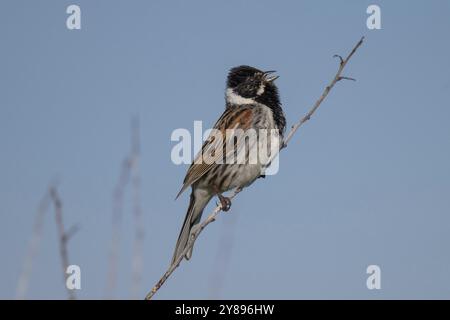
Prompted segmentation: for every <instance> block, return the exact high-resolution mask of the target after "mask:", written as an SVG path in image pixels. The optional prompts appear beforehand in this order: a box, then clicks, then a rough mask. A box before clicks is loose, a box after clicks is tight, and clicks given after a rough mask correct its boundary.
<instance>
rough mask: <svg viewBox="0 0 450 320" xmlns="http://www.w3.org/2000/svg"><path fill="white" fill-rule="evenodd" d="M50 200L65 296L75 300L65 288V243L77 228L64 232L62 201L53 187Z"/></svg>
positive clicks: (71, 291) (67, 257) (72, 294)
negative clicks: (65, 291)
mask: <svg viewBox="0 0 450 320" xmlns="http://www.w3.org/2000/svg"><path fill="white" fill-rule="evenodd" d="M49 194H50V198H51V200H52V203H53V206H54V209H55V221H56V227H57V228H58V240H59V253H60V255H61V264H62V271H63V279H64V286H65V287H66V289H67V294H68V297H69V299H72V300H73V299H76V296H75V292H74V290H71V289H69V288H68V287H67V285H66V281H67V273H66V271H67V267H68V266H69V253H68V251H67V242H68V241H69V239H70V237H71V236H72V235H73V234H74V233H75V232H76V230H77V227H72V228H70V229H69V231H67V232H66V231H65V229H64V223H63V211H62V201H61V198H60V197H59V194H58V191H57V189H56V187H55V186H51V187H50V190H49Z"/></svg>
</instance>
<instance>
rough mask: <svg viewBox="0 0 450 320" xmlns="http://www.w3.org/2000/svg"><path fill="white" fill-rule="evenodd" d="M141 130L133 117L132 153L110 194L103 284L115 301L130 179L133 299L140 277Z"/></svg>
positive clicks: (141, 223) (137, 293) (124, 161)
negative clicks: (108, 244) (106, 268)
mask: <svg viewBox="0 0 450 320" xmlns="http://www.w3.org/2000/svg"><path fill="white" fill-rule="evenodd" d="M139 137H140V128H139V117H137V116H136V117H133V119H132V121H131V151H130V154H129V155H127V156H126V157H125V159H124V160H123V162H122V166H121V169H120V174H119V180H118V182H117V184H116V187H115V188H114V192H113V209H112V210H113V212H112V228H113V231H112V240H111V248H110V255H109V264H108V266H109V271H108V279H107V284H106V295H107V297H108V298H110V299H111V298H114V296H115V291H116V286H117V275H118V264H119V251H120V250H119V249H120V239H121V229H122V219H123V207H124V196H125V191H126V188H127V186H128V183H129V182H130V180H131V187H132V190H131V192H132V210H133V217H134V221H135V239H134V245H133V246H134V248H133V258H132V286H131V292H132V297H134V298H135V297H138V295H139V285H140V282H141V278H142V266H143V262H142V248H143V239H144V226H143V221H142V209H141V200H140V188H141V177H140V171H139V160H140V159H139V158H140V138H139Z"/></svg>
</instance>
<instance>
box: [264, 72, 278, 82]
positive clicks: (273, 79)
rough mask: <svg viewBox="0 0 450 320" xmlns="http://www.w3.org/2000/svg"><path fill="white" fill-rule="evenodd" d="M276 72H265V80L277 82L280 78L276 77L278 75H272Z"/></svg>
mask: <svg viewBox="0 0 450 320" xmlns="http://www.w3.org/2000/svg"><path fill="white" fill-rule="evenodd" d="M275 72H276V71H275V70H270V71H266V72H264V79H266V81H267V82H273V81H275V80H277V79H278V78H279V77H280V76H276V75H271V74H272V73H275Z"/></svg>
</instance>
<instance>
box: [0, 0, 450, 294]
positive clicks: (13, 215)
mask: <svg viewBox="0 0 450 320" xmlns="http://www.w3.org/2000/svg"><path fill="white" fill-rule="evenodd" d="M372 3H376V4H378V5H380V7H381V10H382V16H381V18H382V30H373V31H371V30H368V29H367V27H366V19H367V17H368V15H367V14H366V8H367V6H368V5H369V4H372ZM70 4H78V5H80V6H81V10H82V29H81V30H79V31H70V30H68V29H67V28H66V18H67V16H68V15H67V14H66V12H65V11H66V8H67V6H68V5H70ZM449 15H450V3H449V2H448V1H445V0H442V1H356V0H353V1H277V2H274V1H256V0H255V1H206V0H205V1H81V0H79V1H17V0H14V1H5V0H3V1H2V2H1V4H0V39H1V49H0V88H1V89H0V150H1V151H0V152H1V154H0V215H1V223H0V254H1V264H0V271H1V272H0V298H14V296H15V290H16V285H17V280H18V277H19V274H20V271H21V268H22V265H23V260H24V257H25V253H26V248H27V245H28V241H29V239H30V237H31V231H32V226H33V220H34V216H35V213H36V208H37V205H38V203H39V200H40V199H41V197H42V195H43V194H44V192H45V190H46V188H47V186H48V184H49V182H50V181H51V180H52V179H53V178H54V177H55V176H58V177H59V180H60V181H61V182H60V187H59V190H60V193H61V197H62V199H63V205H64V218H65V223H66V227H69V226H71V225H74V224H79V225H80V227H81V229H80V230H79V232H78V233H77V234H76V235H75V236H74V237H73V238H72V239H71V240H70V243H69V255H70V262H71V263H73V264H78V265H80V267H81V269H82V290H80V291H78V292H77V295H78V297H79V298H86V299H91V298H104V297H107V296H113V297H116V298H129V297H130V296H131V295H130V287H131V258H132V245H133V232H134V226H133V218H132V210H131V198H130V192H129V190H128V189H127V192H126V198H125V208H124V222H123V225H122V242H121V248H120V266H119V267H120V268H119V279H118V281H119V282H118V287H117V291H116V292H109V293H106V292H105V288H106V278H107V271H108V266H107V263H108V252H109V245H110V241H111V233H112V230H111V211H112V191H113V187H114V185H115V184H116V181H117V179H118V174H119V168H120V165H121V162H122V160H123V158H124V156H125V155H126V154H127V153H128V152H129V149H130V119H131V117H132V115H134V114H139V116H140V120H141V138H142V159H141V172H142V177H141V178H142V207H143V212H144V221H145V224H144V227H145V241H144V246H145V252H144V269H145V271H144V274H143V282H142V284H141V286H140V290H141V296H142V297H143V296H144V295H145V293H146V291H147V290H149V289H150V288H151V287H152V286H153V284H154V283H155V282H156V281H157V279H159V277H160V276H161V274H162V273H163V272H164V271H165V269H166V268H167V266H168V263H169V261H170V258H171V255H172V250H173V248H174V244H175V241H176V238H177V236H178V232H179V228H180V227H181V223H182V221H183V218H184V214H185V210H186V207H187V202H188V196H187V194H185V195H183V196H182V197H181V198H180V199H179V200H177V201H174V200H173V199H174V196H175V195H176V193H177V192H178V190H179V188H180V186H181V182H182V180H183V177H184V174H185V170H186V166H175V165H174V164H173V163H172V162H171V160H170V151H171V148H172V147H173V145H174V143H173V142H171V141H170V135H171V132H172V131H173V130H174V129H176V128H188V129H192V126H193V121H194V120H203V121H204V124H205V126H211V125H213V123H214V122H215V120H216V119H217V117H218V116H219V115H220V114H221V112H222V110H223V108H224V100H223V95H224V85H225V77H226V74H227V70H228V69H229V68H231V67H233V66H236V65H240V64H250V65H253V66H256V67H259V68H262V69H275V70H277V71H278V73H279V75H280V76H281V77H280V79H279V80H277V83H278V85H279V88H280V92H281V98H282V102H283V106H284V109H285V112H286V115H287V118H288V122H289V124H292V123H293V122H294V121H295V120H297V119H298V118H299V117H300V116H301V115H303V114H304V113H305V112H306V111H307V110H308V109H309V108H310V106H311V105H312V104H313V103H314V101H315V100H316V99H317V98H318V96H319V95H320V94H321V92H322V90H323V88H324V86H325V85H326V84H327V82H328V81H329V80H330V79H331V78H332V76H333V75H334V73H335V71H336V68H337V61H336V59H333V58H332V56H333V54H335V53H339V54H346V53H347V52H348V50H349V49H351V48H352V47H353V45H354V44H355V43H356V42H357V40H358V39H359V38H360V37H361V36H362V35H366V42H365V44H364V46H363V47H362V48H361V49H360V51H358V52H357V54H356V55H355V57H354V58H353V59H352V60H351V62H350V64H349V66H348V68H347V69H346V70H345V74H346V75H348V76H352V77H355V78H357V82H341V83H339V84H338V85H337V87H336V88H335V89H334V90H333V91H332V92H331V94H330V96H329V97H328V99H327V100H326V101H325V102H324V103H323V105H322V106H321V108H320V109H319V111H318V112H317V114H316V116H315V117H314V118H313V119H312V120H311V121H310V122H309V123H307V124H306V125H305V126H304V127H302V129H301V130H300V131H299V132H298V134H297V135H296V136H295V138H294V139H293V141H292V143H291V145H290V146H289V148H288V149H286V150H285V151H283V154H282V155H281V164H280V166H281V167H280V172H279V173H278V174H277V175H276V176H272V177H269V178H267V179H265V180H262V179H261V180H260V181H257V182H256V183H255V184H254V185H253V186H252V187H251V188H249V189H247V190H246V191H245V193H243V194H241V195H240V196H239V197H238V198H237V199H236V200H235V201H234V204H233V208H232V210H231V212H230V213H229V214H223V215H221V216H220V219H218V221H217V222H215V223H214V224H212V225H210V226H209V227H208V228H207V229H206V230H205V232H204V233H202V235H201V237H200V238H199V240H198V241H197V244H196V248H195V250H194V255H193V259H192V260H191V261H189V262H188V263H183V264H182V265H181V267H180V268H179V269H178V270H177V271H176V272H175V273H174V275H173V276H172V277H171V278H170V279H169V280H168V282H167V283H166V285H165V286H164V287H163V288H162V289H161V290H160V292H159V293H158V295H157V296H156V297H157V298H161V299H163V298H165V299H168V298H193V299H197V298H198V299H200V298H267V299H270V298H285V299H300V298H343V299H346V298H357V299H360V298H368V299H378V298H450V273H449V270H450V251H449V243H450V217H449V216H450V197H449V195H450V168H449V163H450V125H449V123H450V111H449V108H450V104H449V98H450V79H449V70H450V58H449V57H450V44H449V42H450V40H449V39H450V38H449V31H450V19H449ZM210 206H211V208H212V206H213V203H211V204H210ZM370 264H376V265H379V266H380V267H381V270H382V289H381V290H368V289H367V288H366V278H367V274H366V267H367V266H368V265H370ZM27 297H29V298H39V299H43V298H58V299H64V298H66V292H65V290H64V286H63V283H62V275H61V268H60V257H59V254H58V242H57V233H56V227H55V224H54V217H53V211H50V212H49V213H48V214H47V216H46V220H45V226H44V238H43V240H42V243H41V246H40V251H39V255H38V257H37V260H36V262H35V266H34V269H33V273H32V278H31V281H30V289H29V292H28V294H27Z"/></svg>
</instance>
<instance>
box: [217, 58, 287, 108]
mask: <svg viewBox="0 0 450 320" xmlns="http://www.w3.org/2000/svg"><path fill="white" fill-rule="evenodd" d="M274 72H275V71H261V70H258V69H256V68H253V67H250V66H239V67H235V68H233V69H231V70H230V72H229V74H228V80H227V92H226V100H227V105H228V106H230V105H236V104H248V103H255V102H259V103H262V104H265V105H267V106H268V107H272V106H279V105H280V101H279V96H278V89H277V87H276V86H275V84H274V81H275V80H276V79H277V78H278V76H274V75H273V73H274Z"/></svg>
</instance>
